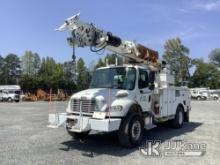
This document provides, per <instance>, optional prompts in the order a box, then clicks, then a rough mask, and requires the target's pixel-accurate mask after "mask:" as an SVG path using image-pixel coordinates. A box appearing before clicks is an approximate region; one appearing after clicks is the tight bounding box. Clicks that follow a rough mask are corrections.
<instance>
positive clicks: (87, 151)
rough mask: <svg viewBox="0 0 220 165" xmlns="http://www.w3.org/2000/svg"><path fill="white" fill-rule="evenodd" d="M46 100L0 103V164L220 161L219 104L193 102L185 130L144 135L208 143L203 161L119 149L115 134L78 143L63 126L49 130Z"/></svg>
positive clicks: (62, 104)
mask: <svg viewBox="0 0 220 165" xmlns="http://www.w3.org/2000/svg"><path fill="white" fill-rule="evenodd" d="M66 105H67V102H59V103H53V104H52V105H51V108H52V109H56V110H59V111H60V112H62V111H65V107H66ZM49 107H50V106H49V104H48V103H47V102H35V103H31V102H23V103H0V164H1V165H5V164H16V165H28V164H59V165H60V164H67V165H68V164H69V165H70V164H71V165H72V164H74V165H76V164H82V165H83V164H87V165H88V164H126V165H128V164H132V165H134V164H157V165H161V164H169V165H174V164H175V165H182V164H196V165H197V164H204V165H209V164H212V165H217V164H219V162H220V156H219V153H220V140H219V139H220V127H219V126H220V120H219V119H220V102H214V101H201V102H200V101H194V102H192V111H191V116H190V123H185V125H184V127H183V128H181V129H171V128H169V127H159V128H154V129H152V130H150V131H146V132H145V137H144V140H143V146H144V145H145V142H146V140H160V141H161V142H162V146H163V147H161V148H162V149H161V150H162V151H164V146H165V145H166V144H167V142H168V141H169V140H184V141H187V142H189V143H205V144H206V153H205V155H204V156H201V157H182V156H179V157H178V156H176V157H166V156H162V157H159V158H152V157H147V156H144V155H142V154H141V153H140V150H139V147H137V148H134V149H126V148H122V147H120V146H119V144H118V142H117V138H116V136H115V134H101V135H95V134H92V135H90V136H89V138H88V140H86V141H84V142H79V141H74V140H72V139H71V137H70V136H69V135H68V134H67V133H66V131H65V129H64V128H63V127H61V128H58V129H51V128H47V127H46V126H47V120H48V113H49V111H48V109H49Z"/></svg>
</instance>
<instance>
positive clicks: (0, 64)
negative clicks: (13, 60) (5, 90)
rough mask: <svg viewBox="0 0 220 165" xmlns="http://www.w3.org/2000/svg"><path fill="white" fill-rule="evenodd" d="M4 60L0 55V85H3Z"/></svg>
mask: <svg viewBox="0 0 220 165" xmlns="http://www.w3.org/2000/svg"><path fill="white" fill-rule="evenodd" d="M3 69H4V58H3V57H2V56H1V55H0V77H1V79H0V84H3Z"/></svg>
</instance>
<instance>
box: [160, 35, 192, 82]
mask: <svg viewBox="0 0 220 165" xmlns="http://www.w3.org/2000/svg"><path fill="white" fill-rule="evenodd" d="M164 48H165V52H164V55H163V59H164V60H166V61H167V62H168V63H169V64H170V67H171V71H174V72H175V82H176V85H181V84H182V83H183V82H187V81H188V80H189V78H190V74H189V68H190V67H191V59H190V57H189V49H188V48H187V47H186V46H184V45H183V44H182V42H181V40H180V38H175V39H169V40H168V41H166V43H165V45H164Z"/></svg>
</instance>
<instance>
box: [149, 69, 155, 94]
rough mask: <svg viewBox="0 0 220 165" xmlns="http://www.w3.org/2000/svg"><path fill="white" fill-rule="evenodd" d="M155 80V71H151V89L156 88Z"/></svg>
mask: <svg viewBox="0 0 220 165" xmlns="http://www.w3.org/2000/svg"><path fill="white" fill-rule="evenodd" d="M154 81H155V72H154V71H150V73H149V81H148V84H149V89H150V90H154V88H155V85H154Z"/></svg>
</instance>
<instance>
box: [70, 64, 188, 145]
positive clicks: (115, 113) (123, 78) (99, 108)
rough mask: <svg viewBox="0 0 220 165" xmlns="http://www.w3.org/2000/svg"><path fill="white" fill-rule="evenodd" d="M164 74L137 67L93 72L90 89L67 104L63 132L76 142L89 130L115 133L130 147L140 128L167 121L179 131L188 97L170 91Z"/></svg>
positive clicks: (138, 137) (177, 90)
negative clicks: (76, 139)
mask: <svg viewBox="0 0 220 165" xmlns="http://www.w3.org/2000/svg"><path fill="white" fill-rule="evenodd" d="M164 74H165V72H164V73H159V72H158V73H157V72H154V71H151V70H150V69H149V68H147V67H144V66H141V65H123V66H108V67H103V68H99V69H97V70H96V71H95V72H94V74H93V77H92V80H91V84H90V88H89V89H87V90H83V91H80V92H78V93H75V94H74V95H72V97H71V99H70V101H69V103H68V107H67V109H66V112H67V120H66V129H67V132H68V133H69V134H70V135H72V136H73V137H74V138H78V137H82V136H86V135H87V134H88V133H89V132H90V131H91V130H94V131H98V132H112V131H117V132H118V137H119V141H120V143H121V144H122V145H123V146H127V147H132V146H136V145H138V144H140V141H141V139H142V137H143V130H144V128H146V129H150V128H153V127H155V125H157V124H161V123H163V122H165V121H168V120H171V121H172V122H173V123H174V124H173V125H174V126H175V127H181V126H182V124H183V122H184V120H188V116H189V115H188V114H189V110H190V105H189V103H190V101H189V99H190V94H189V92H188V90H187V89H186V88H181V87H178V88H177V87H174V86H172V87H170V86H169V85H168V84H169V81H170V80H166V78H167V77H164ZM164 78H165V79H164ZM165 82H168V83H165ZM177 112H178V113H179V114H177ZM176 116H177V117H176ZM176 118H178V119H176ZM177 120H178V121H177Z"/></svg>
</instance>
